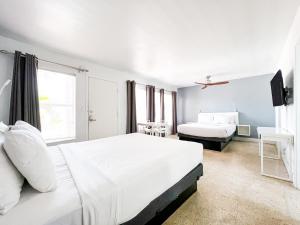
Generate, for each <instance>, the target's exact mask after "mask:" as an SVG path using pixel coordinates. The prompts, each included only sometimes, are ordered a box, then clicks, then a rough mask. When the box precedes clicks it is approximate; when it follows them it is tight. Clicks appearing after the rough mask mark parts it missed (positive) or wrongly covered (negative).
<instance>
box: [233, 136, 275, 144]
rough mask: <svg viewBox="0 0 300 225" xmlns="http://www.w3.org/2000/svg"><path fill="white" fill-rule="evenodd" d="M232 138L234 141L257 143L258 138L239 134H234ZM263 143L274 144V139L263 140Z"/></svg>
mask: <svg viewBox="0 0 300 225" xmlns="http://www.w3.org/2000/svg"><path fill="white" fill-rule="evenodd" d="M232 140H234V141H242V142H255V143H258V142H259V139H258V138H247V137H239V136H234V137H233V138H232ZM264 144H272V145H274V144H276V142H275V141H264Z"/></svg>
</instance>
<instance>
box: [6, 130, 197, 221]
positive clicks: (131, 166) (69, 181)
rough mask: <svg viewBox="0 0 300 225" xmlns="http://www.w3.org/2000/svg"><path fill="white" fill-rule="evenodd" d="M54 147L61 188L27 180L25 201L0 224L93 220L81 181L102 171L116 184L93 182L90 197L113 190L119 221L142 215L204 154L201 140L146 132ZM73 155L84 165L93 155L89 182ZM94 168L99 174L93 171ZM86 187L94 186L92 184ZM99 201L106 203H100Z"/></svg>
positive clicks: (23, 194) (85, 168)
mask: <svg viewBox="0 0 300 225" xmlns="http://www.w3.org/2000/svg"><path fill="white" fill-rule="evenodd" d="M49 151H50V152H51V155H52V158H53V160H54V161H55V165H56V171H57V177H58V188H57V190H56V191H55V192H50V193H38V192H36V191H34V190H33V189H32V188H30V187H29V186H27V187H26V188H25V189H24V191H23V193H22V197H21V201H20V203H19V204H18V205H17V206H16V207H14V208H13V209H12V210H10V211H9V212H8V213H7V214H6V215H5V216H2V217H0V225H4V224H5V225H6V224H14V225H19V224H20V225H27V224H28V225H29V224H30V225H71V224H72V225H85V224H94V223H93V222H91V223H86V222H85V221H86V218H85V217H86V216H85V212H86V211H85V209H84V207H85V206H84V205H86V202H87V201H85V199H84V198H85V196H84V195H82V193H81V191H80V188H79V187H80V186H81V185H86V184H87V183H90V184H92V183H94V181H97V180H99V179H100V176H103V177H104V178H105V179H107V180H109V183H108V184H107V185H113V186H111V189H106V190H105V191H104V192H102V190H103V189H102V187H97V186H93V187H92V186H91V188H92V189H93V190H92V189H91V192H90V193H88V194H89V197H93V191H95V190H97V193H100V194H101V193H102V194H105V195H106V194H107V195H109V192H112V191H113V192H114V195H115V196H117V199H116V204H111V205H113V206H114V207H115V208H114V209H113V208H112V209H110V210H112V211H114V212H116V214H114V216H115V223H116V224H121V223H124V222H127V221H129V220H130V219H132V218H134V217H135V216H136V215H138V214H139V212H140V211H142V210H143V209H144V208H145V207H146V206H147V205H148V204H149V203H150V202H151V201H152V200H153V199H155V198H157V197H159V196H160V195H161V194H162V193H163V192H165V191H166V190H167V189H169V188H170V187H172V186H173V185H175V184H176V183H177V182H178V181H179V180H181V179H182V178H183V177H184V176H185V175H186V174H188V173H189V172H190V171H191V170H192V169H193V168H195V167H196V166H197V165H198V164H199V163H202V160H203V158H202V157H203V147H202V144H199V143H190V142H183V141H178V140H173V139H167V138H160V137H153V136H148V135H144V134H130V135H121V136H116V137H110V138H103V139H99V140H93V141H88V142H81V143H71V144H65V145H61V146H57V147H52V148H49ZM66 152H67V153H66ZM68 155H77V156H79V160H78V161H77V162H76V163H81V164H82V165H87V163H86V162H87V161H85V160H89V161H88V162H90V163H88V164H89V166H83V167H82V168H83V169H82V170H80V172H81V175H83V176H84V175H85V173H86V172H88V174H87V175H88V176H84V179H85V180H84V183H85V184H83V183H80V182H82V181H83V180H81V179H77V174H76V169H77V170H78V168H75V169H74V168H73V165H72V164H73V163H72V162H70V161H71V160H70V158H69V156H68ZM66 156H67V157H66ZM71 158H72V157H71ZM74 158H75V159H76V157H74ZM76 163H75V164H74V165H76ZM94 168H96V170H99V171H100V174H99V173H96V172H92V171H91V170H93V169H94ZM85 170H86V171H85ZM85 187H86V188H87V189H86V190H87V191H89V189H88V188H89V185H86V186H85ZM108 187H109V186H108ZM141 190H142V191H141ZM95 197H96V196H95ZM83 202H84V203H85V204H83ZM98 207H100V208H101V204H99V206H98ZM88 209H89V210H90V211H91V212H88V216H93V215H92V213H93V212H96V211H95V210H94V209H93V208H92V207H88ZM92 221H95V220H94V219H92Z"/></svg>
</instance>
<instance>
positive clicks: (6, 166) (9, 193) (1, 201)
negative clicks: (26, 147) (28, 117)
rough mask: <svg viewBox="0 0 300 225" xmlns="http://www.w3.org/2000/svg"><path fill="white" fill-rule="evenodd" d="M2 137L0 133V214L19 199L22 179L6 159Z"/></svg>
mask: <svg viewBox="0 0 300 225" xmlns="http://www.w3.org/2000/svg"><path fill="white" fill-rule="evenodd" d="M3 142H4V135H3V134H1V133H0V180H1V185H0V214H1V215H3V214H5V213H6V212H7V211H8V210H9V209H11V208H12V207H13V206H14V205H16V204H17V203H18V201H19V198H20V193H21V190H22V186H23V182H24V177H23V176H22V175H21V174H20V173H19V171H18V170H17V169H16V168H15V166H14V165H13V164H12V162H11V161H10V159H9V158H8V157H7V155H6V153H5V151H4V148H3Z"/></svg>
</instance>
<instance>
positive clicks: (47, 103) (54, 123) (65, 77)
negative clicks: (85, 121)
mask: <svg viewBox="0 0 300 225" xmlns="http://www.w3.org/2000/svg"><path fill="white" fill-rule="evenodd" d="M75 88H76V78H75V76H73V75H69V74H63V73H57V72H52V71H47V70H38V91H39V103H40V115H41V126H42V135H43V137H44V138H45V140H46V141H47V142H54V141H61V140H68V139H74V138H75V136H76V135H75V134H76V132H75Z"/></svg>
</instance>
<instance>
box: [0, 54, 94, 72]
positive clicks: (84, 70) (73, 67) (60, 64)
mask: <svg viewBox="0 0 300 225" xmlns="http://www.w3.org/2000/svg"><path fill="white" fill-rule="evenodd" d="M0 53H2V54H6V55H14V54H15V53H13V52H9V51H6V50H0ZM22 56H25V55H24V54H22ZM37 59H38V60H39V61H43V62H46V63H51V64H55V65H59V66H64V67H68V68H71V69H74V70H78V71H79V72H89V71H88V70H87V69H83V68H80V67H75V66H69V65H66V64H62V63H57V62H52V61H49V60H46V59H40V58H37Z"/></svg>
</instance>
